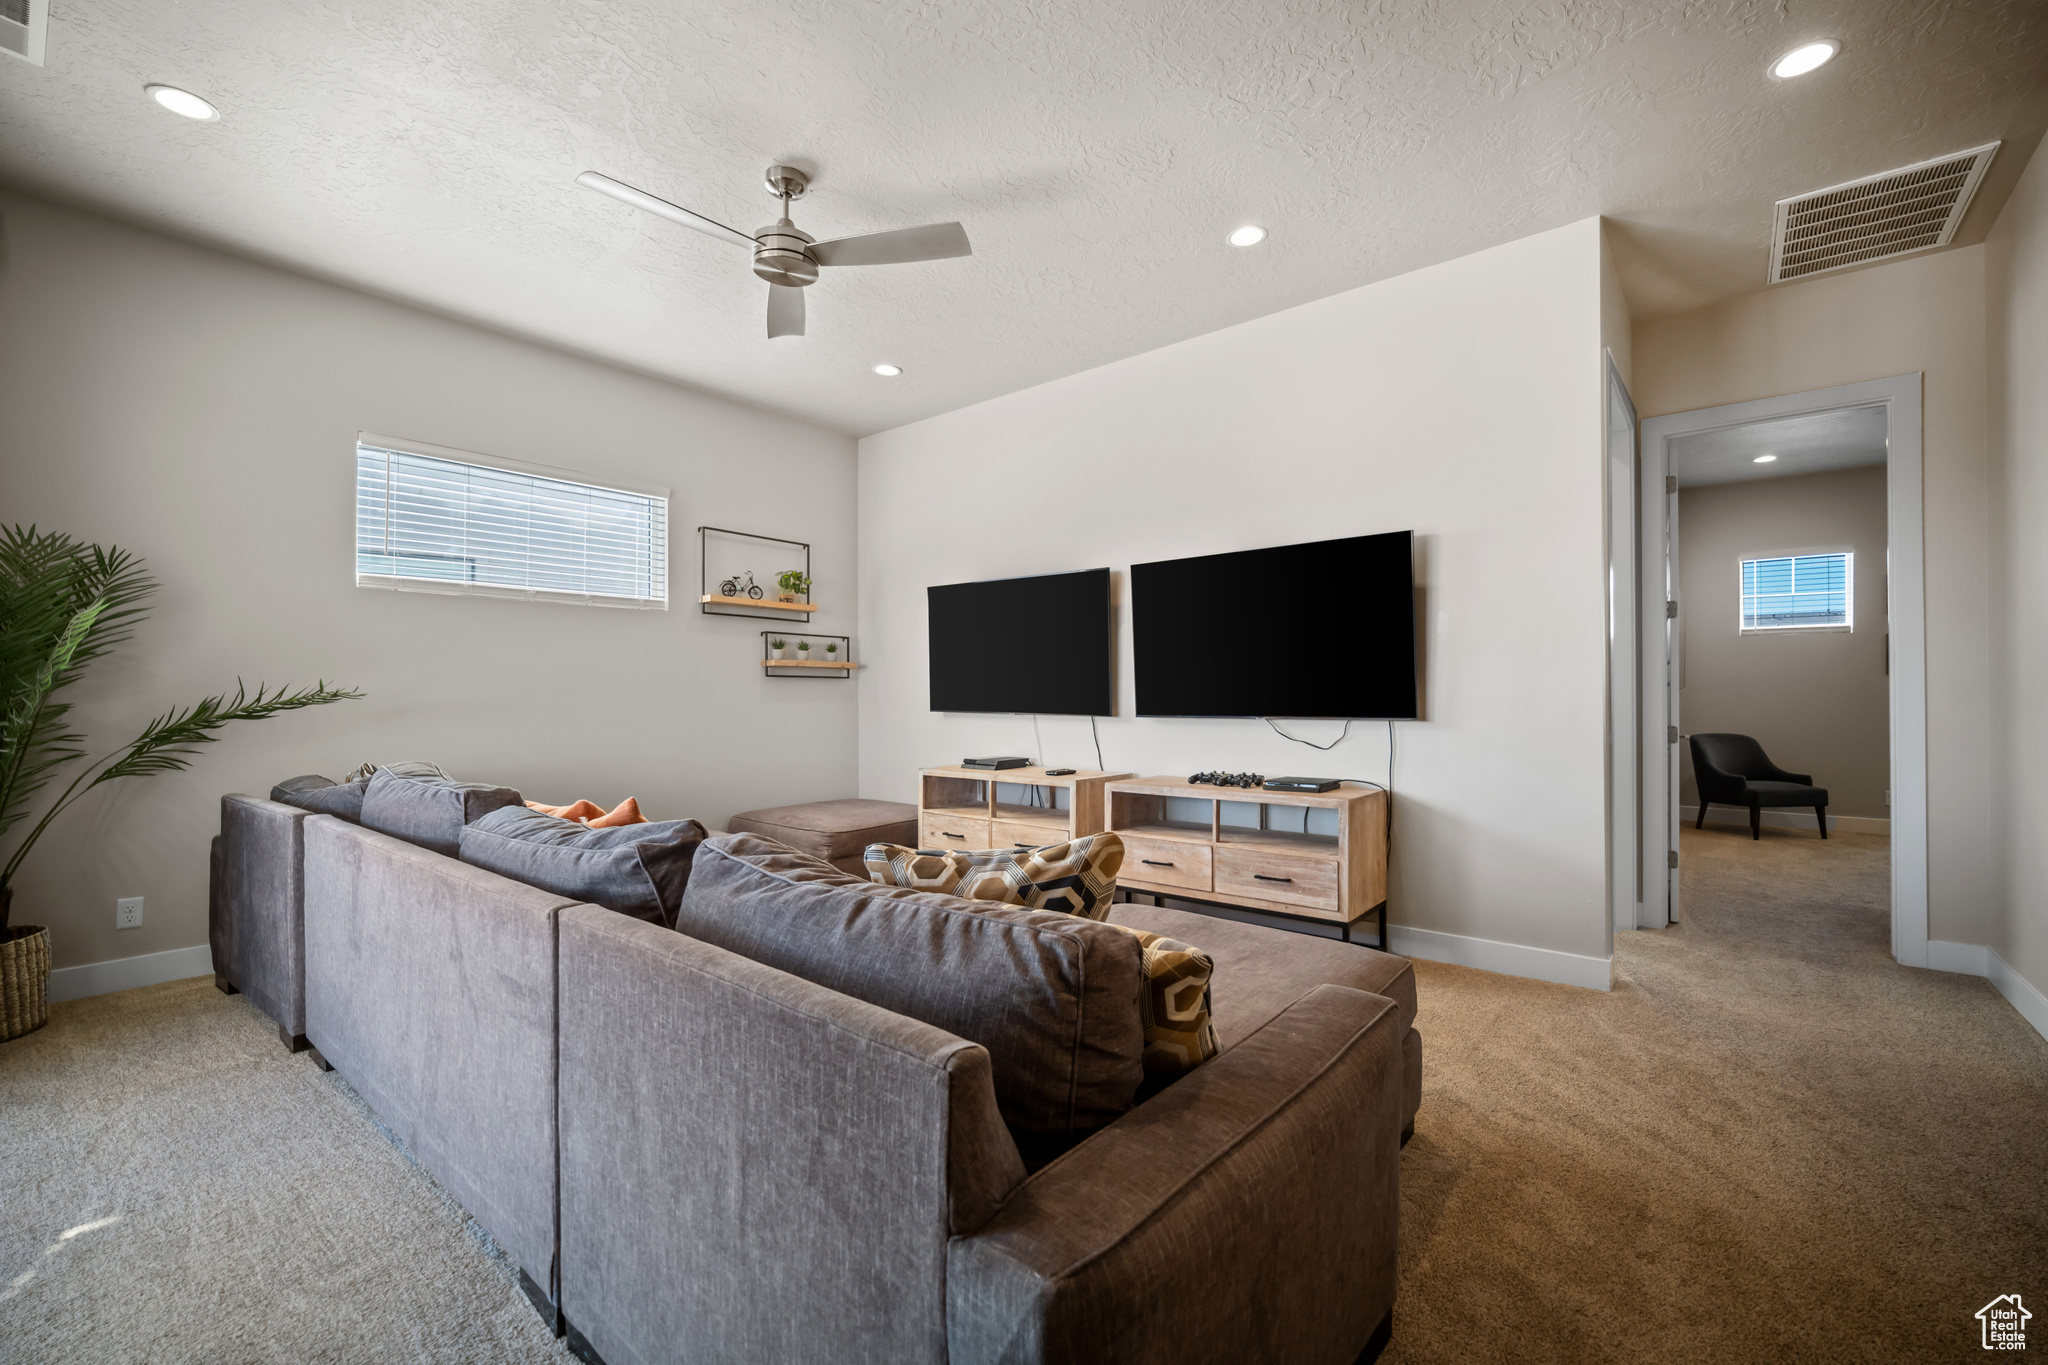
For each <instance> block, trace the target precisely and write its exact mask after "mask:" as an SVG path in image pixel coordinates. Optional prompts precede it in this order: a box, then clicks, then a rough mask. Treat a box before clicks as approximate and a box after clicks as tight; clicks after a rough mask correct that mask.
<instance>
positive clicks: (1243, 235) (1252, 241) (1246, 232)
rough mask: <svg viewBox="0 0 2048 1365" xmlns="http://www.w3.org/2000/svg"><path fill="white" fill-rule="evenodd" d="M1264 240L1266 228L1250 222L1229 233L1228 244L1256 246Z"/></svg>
mask: <svg viewBox="0 0 2048 1365" xmlns="http://www.w3.org/2000/svg"><path fill="white" fill-rule="evenodd" d="M1265 240H1266V230H1265V229H1264V228H1262V227H1257V226H1254V225H1253V224H1251V223H1246V224H1245V225H1244V226H1243V227H1241V228H1239V229H1237V230H1236V231H1235V232H1233V233H1231V234H1230V244H1231V245H1232V246H1257V245H1258V244H1259V243H1260V242H1263V241H1265Z"/></svg>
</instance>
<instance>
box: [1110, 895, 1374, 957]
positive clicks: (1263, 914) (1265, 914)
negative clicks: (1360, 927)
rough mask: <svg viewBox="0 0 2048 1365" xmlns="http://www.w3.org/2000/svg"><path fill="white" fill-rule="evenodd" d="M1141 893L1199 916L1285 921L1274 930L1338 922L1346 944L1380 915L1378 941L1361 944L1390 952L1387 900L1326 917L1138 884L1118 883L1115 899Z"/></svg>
mask: <svg viewBox="0 0 2048 1365" xmlns="http://www.w3.org/2000/svg"><path fill="white" fill-rule="evenodd" d="M1139 896H1150V897H1151V898H1152V903H1153V904H1154V905H1157V906H1165V905H1166V902H1167V901H1169V900H1173V901H1184V902H1186V905H1187V908H1188V909H1189V910H1192V911H1193V912H1194V913H1196V914H1198V915H1208V916H1210V917H1211V918H1212V919H1239V918H1242V919H1243V920H1244V922H1246V923H1249V924H1261V923H1264V922H1265V921H1266V920H1269V919H1271V920H1283V921H1286V922H1285V923H1281V924H1275V925H1273V926H1272V927H1273V928H1275V929H1285V930H1286V931H1287V932H1289V933H1292V934H1305V933H1308V930H1307V929H1302V928H1296V927H1295V926H1296V925H1308V924H1321V925H1325V926H1328V925H1331V924H1335V925H1336V927H1337V937H1338V938H1340V939H1342V940H1343V941H1344V942H1346V943H1355V942H1357V940H1356V939H1354V938H1352V937H1351V926H1352V925H1354V924H1356V923H1358V920H1360V919H1364V918H1365V917H1366V915H1375V916H1378V919H1379V941H1378V942H1376V943H1368V944H1364V945H1361V946H1364V947H1368V948H1377V949H1378V950H1379V951H1381V952H1383V953H1384V952H1388V951H1390V950H1389V949H1388V947H1387V903H1386V902H1385V901H1381V902H1380V903H1379V904H1378V905H1375V906H1373V907H1372V908H1371V909H1370V910H1367V911H1366V912H1365V914H1364V915H1360V916H1359V917H1358V919H1350V920H1327V919H1324V918H1322V917H1321V916H1319V915H1290V914H1288V913H1287V912H1286V911H1284V910H1268V909H1266V908H1265V907H1263V906H1255V905H1238V904H1236V903H1235V902H1232V901H1214V900H1205V899H1203V898H1202V897H1200V896H1183V895H1181V894H1180V893H1179V892H1173V891H1150V890H1143V891H1141V890H1139V889H1137V888H1135V887H1129V886H1119V887H1118V888H1117V889H1116V896H1115V898H1114V899H1115V900H1116V901H1117V902H1118V903H1120V904H1125V905H1131V904H1135V903H1136V898H1137V897H1139ZM1169 908H1170V907H1169ZM1222 911H1228V912H1229V913H1227V914H1225V913H1219V912H1222ZM1311 937H1314V938H1323V937H1326V935H1323V934H1314V935H1311Z"/></svg>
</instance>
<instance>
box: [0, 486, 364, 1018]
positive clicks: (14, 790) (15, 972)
mask: <svg viewBox="0 0 2048 1365" xmlns="http://www.w3.org/2000/svg"><path fill="white" fill-rule="evenodd" d="M156 590H157V584H156V581H155V580H154V579H152V578H151V577H150V576H149V575H148V574H147V573H145V572H144V571H143V568H142V561H141V560H140V559H137V558H136V557H135V556H134V555H132V554H130V553H128V552H127V551H126V550H122V549H118V548H114V547H102V546H98V545H86V544H81V543H80V542H78V541H75V540H73V539H71V537H69V536H67V535H63V534H61V533H59V532H54V531H53V532H38V531H37V530H36V528H35V527H33V526H31V527H28V528H26V529H23V528H22V527H19V526H9V527H0V844H4V842H5V840H6V839H7V836H9V835H11V834H13V833H14V832H15V829H16V827H17V826H19V825H22V824H23V823H24V822H26V821H27V820H28V818H29V816H30V815H31V813H32V810H33V808H34V807H35V805H36V804H37V803H36V798H37V797H38V796H39V795H40V794H41V792H42V791H43V789H44V788H45V787H47V786H48V785H49V784H50V783H51V782H52V781H54V780H56V778H57V777H58V776H59V774H60V773H61V772H62V771H63V770H64V769H66V768H67V767H71V766H72V765H75V764H78V763H79V762H81V761H84V766H83V767H79V768H77V769H76V770H75V771H74V772H73V773H72V775H71V780H70V782H69V783H67V784H66V785H65V787H64V788H63V790H61V791H60V792H59V793H58V794H57V798H56V800H54V801H52V802H50V803H49V805H48V806H47V808H45V809H44V810H43V812H42V815H41V817H40V818H39V819H37V820H36V821H35V823H34V824H33V825H30V826H28V832H27V833H26V834H25V835H23V836H22V837H21V838H20V840H19V842H18V843H16V844H15V846H14V849H13V851H12V852H11V853H10V854H9V855H8V857H7V860H6V862H5V863H4V864H0V1041H5V1040H6V1039H9V1038H16V1037H19V1036H20V1035H22V1034H24V1033H28V1032H31V1031H32V1030H34V1029H37V1028H40V1027H42V1025H43V1023H44V1021H45V1020H46V1019H48V1017H49V977H50V935H49V930H47V929H46V928H44V927H43V926H42V925H38V924H21V925H16V924H14V923H12V914H13V909H14V876H15V873H17V872H18V871H20V870H21V865H22V862H23V860H24V859H26V858H27V857H28V855H29V852H30V851H31V850H32V849H34V848H35V846H36V841H37V840H38V839H40V838H42V836H43V832H44V831H45V830H47V829H49V827H50V822H51V821H53V820H55V819H56V818H57V817H58V816H59V815H62V814H63V813H64V812H65V811H66V810H68V809H69V808H70V807H71V806H72V805H73V804H74V803H76V802H77V801H78V800H79V799H80V798H81V797H83V796H84V795H85V794H86V793H87V792H89V791H92V790H93V789H95V788H97V787H100V786H103V785H105V784H107V783H109V782H118V781H120V780H121V779H122V778H124V777H142V776H146V775H148V774H150V773H163V772H173V771H176V770H177V769H180V768H184V767H186V766H188V765H189V764H190V763H191V761H192V757H193V754H194V752H195V751H196V750H197V749H198V747H199V746H200V745H202V744H210V743H212V742H213V741H214V740H215V739H217V738H218V737H219V736H218V734H217V733H216V732H217V731H219V730H220V729H221V728H222V727H223V726H225V725H227V724H228V723H229V722H230V721H237V720H261V719H263V718H264V717H265V716H274V715H277V714H279V713H280V712H284V711H296V710H298V709H300V708H301V707H306V706H320V705H323V704H325V703H327V702H332V701H342V700H345V699H347V698H350V697H358V696H361V695H362V694H361V693H360V692H355V691H351V690H348V689H345V688H338V687H329V686H327V684H326V683H325V682H320V683H317V684H316V685H314V686H312V687H308V688H303V689H301V690H299V691H296V692H295V691H292V690H291V689H289V688H279V689H277V690H275V691H273V690H271V689H270V688H268V687H266V686H263V685H261V684H259V685H258V686H257V688H256V691H255V693H254V694H253V695H252V694H250V693H249V692H248V691H247V690H246V689H245V688H244V687H242V685H241V684H239V683H237V684H236V686H235V691H234V694H233V695H232V696H230V695H229V694H227V693H225V692H223V693H221V694H219V695H217V696H212V697H207V698H205V699H203V700H201V701H200V702H198V703H196V704H195V705H192V706H187V707H176V708H173V709H171V710H169V711H166V712H164V714H163V715H161V716H158V717H157V718H156V719H155V720H152V721H151V722H150V723H149V724H148V725H147V726H145V727H144V728H143V731H142V733H141V734H139V735H137V736H136V737H135V738H134V739H132V740H130V741H129V742H128V743H126V744H124V745H122V746H121V747H120V748H118V749H115V750H114V751H113V752H112V753H109V754H106V755H104V756H102V757H99V758H92V759H89V758H88V755H87V753H86V750H85V747H84V736H83V735H81V734H79V733H78V732H77V731H76V730H74V729H72V728H71V721H70V719H69V715H70V711H71V704H70V703H69V702H66V701H63V700H61V699H60V697H61V694H62V693H63V690H64V689H65V688H66V687H68V686H70V685H71V684H72V683H74V682H76V681H77V680H78V679H79V677H80V676H82V675H83V674H84V672H85V670H86V668H87V666H88V665H90V664H91V663H92V662H93V661H94V660H95V659H98V658H99V657H100V656H101V655H103V654H105V653H106V652H107V651H108V650H110V649H112V648H113V647H114V646H115V645H118V644H120V643H121V642H122V641H124V640H126V639H127V638H128V637H129V635H130V634H131V633H132V632H133V631H134V629H135V626H136V623H137V622H139V621H140V620H141V619H142V617H143V616H144V615H145V614H146V612H147V608H145V607H144V606H143V605H142V603H143V600H144V599H145V598H147V597H148V596H149V595H150V594H151V593H154V592H155V591H156Z"/></svg>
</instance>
